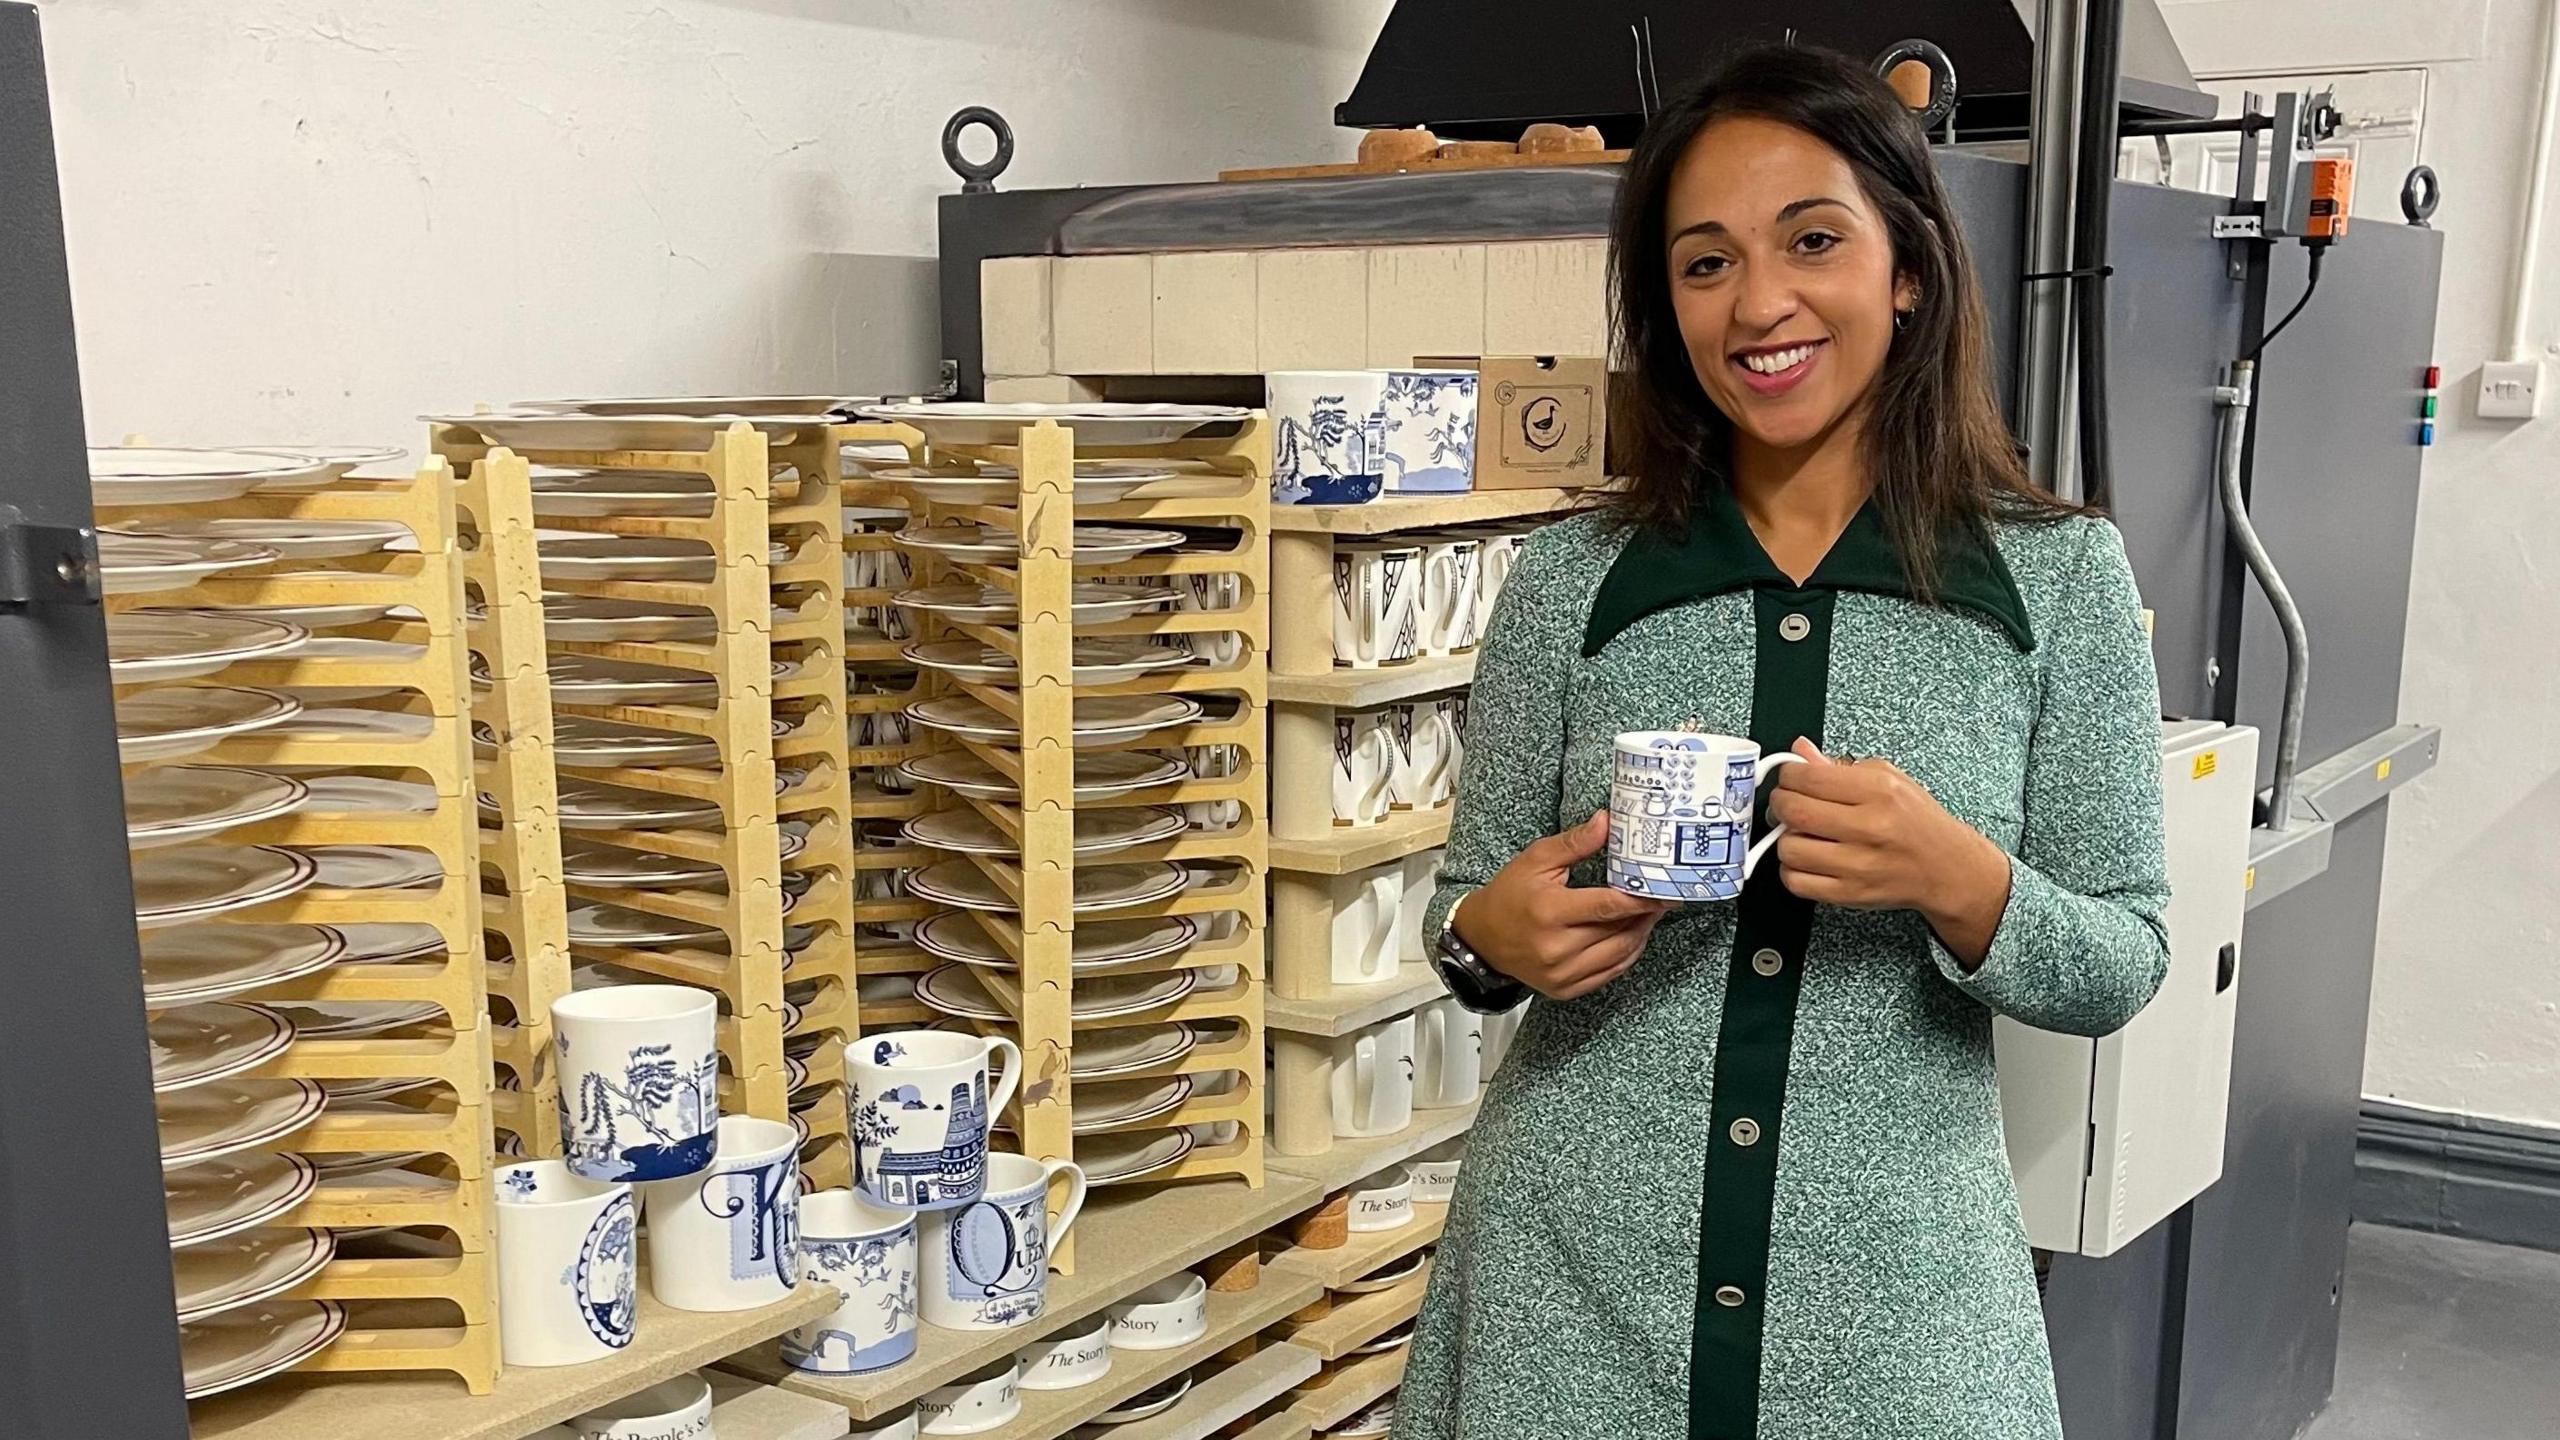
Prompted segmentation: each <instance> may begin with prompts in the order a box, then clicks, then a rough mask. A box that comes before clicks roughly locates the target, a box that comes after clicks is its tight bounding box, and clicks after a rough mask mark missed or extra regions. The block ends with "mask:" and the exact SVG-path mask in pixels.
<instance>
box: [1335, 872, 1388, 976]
mask: <svg viewBox="0 0 2560 1440" xmlns="http://www.w3.org/2000/svg"><path fill="white" fill-rule="evenodd" d="M1325 888H1326V890H1327V891H1328V892H1329V896H1328V898H1330V899H1331V901H1332V902H1333V936H1332V938H1333V983H1334V984H1336V985H1378V984H1383V983H1385V982H1387V981H1389V980H1393V979H1394V978H1396V961H1397V956H1396V933H1397V931H1398V930H1399V929H1401V928H1402V925H1403V913H1404V867H1403V865H1402V864H1401V863H1389V864H1385V865H1378V866H1373V867H1371V868H1370V869H1367V870H1359V871H1354V872H1353V873H1351V874H1349V875H1334V876H1329V877H1327V881H1326V886H1325Z"/></svg>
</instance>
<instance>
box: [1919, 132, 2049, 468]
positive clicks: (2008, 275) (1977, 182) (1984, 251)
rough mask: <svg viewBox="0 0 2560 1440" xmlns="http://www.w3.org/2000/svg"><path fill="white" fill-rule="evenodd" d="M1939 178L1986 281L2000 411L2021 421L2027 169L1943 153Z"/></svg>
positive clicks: (1984, 289)
mask: <svg viewBox="0 0 2560 1440" xmlns="http://www.w3.org/2000/svg"><path fill="white" fill-rule="evenodd" d="M1937 159H1938V178H1939V179H1940V181H1942V182H1943V183H1944V184H1945V185H1946V187H1947V198H1948V199H1949V200H1950V201H1952V202H1953V203H1954V205H1955V210H1956V217H1957V221H1958V223H1960V224H1962V225H1963V226H1964V239H1965V244H1966V246H1967V247H1969V248H1970V249H1971V250H1972V251H1973V268H1974V273H1975V274H1976V275H1978V276H1979V277H1980V278H1981V282H1982V302H1983V306H1984V308H1985V309H1987V310H1988V311H1989V312H1990V316H1991V334H1992V337H1993V340H1994V342H1995V344H1994V358H1993V362H1992V363H1993V370H1994V371H1995V383H1996V384H1997V385H1998V386H1999V389H2000V407H2001V409H2002V411H2003V412H2004V413H2006V414H2007V415H2008V416H2009V418H2010V420H2011V421H2012V422H2013V423H2014V422H2015V421H2016V419H2017V403H2018V396H2017V390H2018V374H2017V364H2018V358H2017V336H2018V303H2019V296H2018V277H2019V275H2021V274H2023V273H2024V272H2025V269H2026V265H2025V261H2024V258H2023V257H2024V256H2025V254H2026V232H2027V167H2026V166H2024V165H2022V164H2020V163H2018V162H2017V161H2014V160H1998V159H1993V158H1992V157H1990V156H1987V155H1973V154H1968V153H1966V152H1964V151H1960V150H1940V151H1938V152H1937Z"/></svg>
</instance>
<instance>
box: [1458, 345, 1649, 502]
mask: <svg viewBox="0 0 2560 1440" xmlns="http://www.w3.org/2000/svg"><path fill="white" fill-rule="evenodd" d="M1414 363H1415V364H1416V365H1417V366H1420V367H1423V368H1426V369H1448V370H1473V371H1475V372H1477V374H1478V375H1479V376H1480V377H1481V379H1480V380H1479V382H1478V384H1477V407H1478V409H1477V415H1476V473H1475V488H1476V489H1478V490H1577V489H1581V488H1583V487H1585V486H1592V485H1600V484H1603V483H1605V482H1606V481H1607V479H1608V470H1609V467H1608V454H1609V362H1608V361H1607V360H1605V359H1603V358H1601V357H1600V356H1597V355H1483V356H1461V357H1457V358H1447V357H1432V358H1429V359H1418V360H1416V361H1415V362H1414Z"/></svg>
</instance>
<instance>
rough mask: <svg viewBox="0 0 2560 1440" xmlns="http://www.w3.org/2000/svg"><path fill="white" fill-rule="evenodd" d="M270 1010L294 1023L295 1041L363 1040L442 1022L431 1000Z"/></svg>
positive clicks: (305, 1004)
mask: <svg viewBox="0 0 2560 1440" xmlns="http://www.w3.org/2000/svg"><path fill="white" fill-rule="evenodd" d="M269 1008H270V1009H273V1010H276V1011H279V1012H281V1013H282V1014H283V1016H284V1018H285V1019H287V1020H290V1021H292V1022H293V1033H294V1038H295V1039H297V1040H362V1039H366V1038H368V1037H371V1036H375V1035H388V1034H390V1033H391V1032H392V1031H394V1030H407V1029H410V1028H412V1027H413V1026H419V1025H429V1024H441V1023H443V1021H444V1007H443V1006H441V1005H438V1004H437V1003H436V1002H434V1001H433V1000H290V1001H278V1002H276V1003H275V1004H274V1005H272V1006H270V1007H269Z"/></svg>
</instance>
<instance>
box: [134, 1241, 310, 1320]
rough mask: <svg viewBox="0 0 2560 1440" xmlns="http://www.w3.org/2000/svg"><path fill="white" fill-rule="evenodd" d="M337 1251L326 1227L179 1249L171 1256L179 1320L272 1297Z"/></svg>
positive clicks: (307, 1275) (207, 1316) (208, 1315)
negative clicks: (176, 1283) (176, 1287)
mask: <svg viewBox="0 0 2560 1440" xmlns="http://www.w3.org/2000/svg"><path fill="white" fill-rule="evenodd" d="M337 1253H338V1245H337V1240H336V1238H335V1237H334V1236H332V1235H331V1234H330V1233H329V1232H328V1231H326V1230H250V1231H246V1232H244V1233H242V1234H238V1235H234V1236H231V1237H230V1238H228V1239H224V1240H208V1241H206V1242H205V1243H203V1244H201V1245H194V1246H190V1247H188V1248H187V1249H184V1250H180V1251H178V1252H177V1253H176V1254H175V1255H174V1256H172V1257H171V1258H172V1260H173V1262H174V1263H173V1267H172V1268H173V1269H174V1270H175V1271H176V1278H177V1282H178V1323H179V1324H181V1325H191V1324H193V1323H195V1322H196V1321H198V1320H207V1319H211V1318H212V1317H214V1316H216V1315H220V1314H222V1313H224V1312H225V1311H230V1310H237V1309H239V1308H240V1307H241V1306H243V1305H255V1304H256V1303H258V1302H259V1301H261V1300H271V1299H273V1298H275V1297H276V1296H278V1295H281V1294H283V1293H284V1292H286V1291H287V1290H290V1289H292V1288H293V1287H294V1286H296V1285H299V1284H301V1283H302V1282H303V1281H305V1280H308V1279H310V1278H311V1277H312V1276H314V1275H317V1274H319V1273H320V1272H321V1270H322V1269H324V1268H326V1267H327V1265H328V1263H329V1260H330V1258H331V1257H332V1256H334V1255H336V1254H337Z"/></svg>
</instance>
